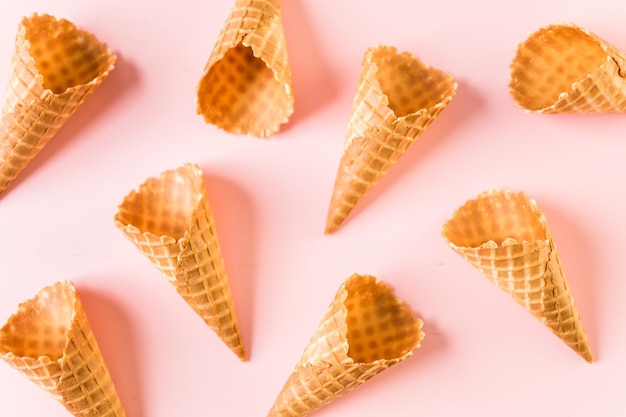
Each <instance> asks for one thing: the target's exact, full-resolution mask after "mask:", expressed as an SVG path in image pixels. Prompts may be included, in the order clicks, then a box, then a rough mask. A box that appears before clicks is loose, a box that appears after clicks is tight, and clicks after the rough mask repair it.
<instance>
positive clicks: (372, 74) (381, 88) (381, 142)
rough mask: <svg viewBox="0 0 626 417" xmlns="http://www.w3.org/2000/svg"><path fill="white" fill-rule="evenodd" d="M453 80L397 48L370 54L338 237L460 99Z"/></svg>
mask: <svg viewBox="0 0 626 417" xmlns="http://www.w3.org/2000/svg"><path fill="white" fill-rule="evenodd" d="M456 88H457V84H456V83H455V82H454V80H453V78H452V77H451V76H450V75H448V74H446V73H444V72H442V71H439V70H437V69H434V68H432V67H430V66H428V65H426V64H424V63H422V62H421V61H420V60H419V59H417V58H416V57H415V56H413V55H411V54H409V53H407V52H404V53H398V52H397V50H396V49H395V48H393V47H388V46H376V47H372V48H370V49H368V50H367V52H366V53H365V58H364V60H363V65H362V68H361V75H360V77H359V85H358V89H357V92H356V95H355V97H354V101H353V104H352V116H351V118H350V123H349V126H348V132H347V135H346V143H345V146H344V150H343V154H342V157H341V162H340V164H339V169H338V171H337V176H336V179H335V185H334V188H333V193H332V197H331V202H330V207H329V210H328V217H327V219H326V230H325V232H326V233H327V234H330V233H332V232H334V231H335V230H336V229H337V228H338V227H339V225H341V223H342V222H343V221H344V219H345V218H346V217H347V216H348V214H349V213H350V212H351V211H352V209H353V208H354V207H355V206H356V205H357V204H358V203H359V201H361V199H362V198H363V197H364V196H365V195H366V194H367V192H368V191H369V190H370V189H371V188H372V187H373V186H374V185H375V184H376V183H377V182H378V181H379V180H380V179H381V178H382V177H383V176H384V175H385V174H386V173H387V172H388V171H389V169H390V168H391V167H392V166H393V165H394V164H395V163H396V161H397V160H398V159H399V158H400V156H402V155H403V154H404V152H405V151H406V150H407V149H408V147H409V146H410V145H411V144H412V143H413V142H414V141H415V140H416V139H417V137H418V136H419V135H420V134H421V133H422V132H423V131H424V129H426V128H427V127H428V126H429V125H430V124H431V123H432V122H433V120H435V118H436V117H437V116H438V115H439V113H441V111H442V110H443V109H444V108H445V107H446V106H447V105H448V103H450V101H451V100H452V98H453V97H454V96H455V94H456Z"/></svg>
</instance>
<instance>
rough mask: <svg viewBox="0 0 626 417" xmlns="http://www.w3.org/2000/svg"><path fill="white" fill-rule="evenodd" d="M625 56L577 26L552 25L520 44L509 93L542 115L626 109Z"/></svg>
mask: <svg viewBox="0 0 626 417" xmlns="http://www.w3.org/2000/svg"><path fill="white" fill-rule="evenodd" d="M623 64H624V54H623V53H622V52H621V51H619V50H617V49H616V48H615V47H613V46H611V45H609V44H608V43H606V42H605V41H604V40H602V39H601V38H599V37H597V36H596V35H594V34H592V33H590V32H588V31H585V30H583V29H581V28H579V27H577V26H575V25H565V24H561V25H551V26H547V27H544V28H541V29H539V30H538V31H537V32H535V33H533V34H531V35H530V36H529V37H528V39H526V40H525V41H524V42H523V43H520V44H519V45H518V48H517V54H516V56H515V58H514V60H513V62H512V64H511V81H510V85H509V90H510V94H511V96H512V97H513V99H514V100H515V101H516V102H517V104H518V105H519V106H520V107H522V108H524V109H526V110H527V111H531V112H538V113H598V112H623V111H626V79H625V78H624V77H623V75H622V68H620V66H622V65H623Z"/></svg>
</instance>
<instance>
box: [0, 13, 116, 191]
mask: <svg viewBox="0 0 626 417" xmlns="http://www.w3.org/2000/svg"><path fill="white" fill-rule="evenodd" d="M115 59H116V57H115V55H113V54H112V53H111V51H110V50H109V49H108V48H107V47H106V46H105V45H104V44H103V43H102V42H100V41H98V40H97V39H96V38H95V37H94V36H93V35H92V34H90V33H88V32H85V31H82V30H79V29H77V28H76V26H74V24H72V23H71V22H69V21H67V20H65V19H60V20H57V19H56V18H54V17H52V16H49V15H38V14H34V15H32V16H30V17H25V18H24V19H23V20H22V22H21V23H20V25H19V30H18V33H17V37H16V39H15V51H14V54H13V58H12V63H13V66H12V69H11V72H10V74H9V83H8V87H7V90H6V93H5V100H4V105H3V108H2V122H0V192H2V191H4V190H5V189H6V188H7V187H8V186H9V184H10V183H11V182H12V181H13V179H15V177H16V176H17V175H18V174H19V173H20V172H21V171H22V170H23V169H24V168H25V167H26V166H27V165H28V163H29V162H30V161H31V160H32V159H33V158H34V157H35V156H36V155H37V154H38V153H39V152H40V151H41V149H43V147H44V146H45V145H46V144H47V143H48V142H49V141H50V139H52V137H54V135H56V134H57V132H58V131H59V129H60V128H61V127H62V126H63V125H64V124H65V122H66V121H67V120H68V119H69V117H70V116H71V115H72V114H74V112H75V111H76V110H77V109H78V108H79V107H80V106H81V104H83V102H84V101H85V100H86V99H87V97H89V96H90V95H91V93H92V92H93V91H94V90H95V89H96V88H98V86H100V84H102V82H103V81H104V79H105V78H106V77H107V76H108V74H109V72H110V71H112V70H113V66H114V63H115Z"/></svg>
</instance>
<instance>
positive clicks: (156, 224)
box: [114, 164, 246, 360]
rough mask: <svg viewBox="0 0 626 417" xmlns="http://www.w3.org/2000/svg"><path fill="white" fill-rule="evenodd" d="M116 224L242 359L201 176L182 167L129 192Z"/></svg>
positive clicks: (189, 166) (191, 168)
mask: <svg viewBox="0 0 626 417" xmlns="http://www.w3.org/2000/svg"><path fill="white" fill-rule="evenodd" d="M114 220H115V224H116V226H117V227H118V228H119V229H120V230H121V231H122V233H123V234H124V235H125V236H126V237H127V238H128V239H129V240H130V241H131V242H132V243H133V244H134V245H135V246H136V247H137V249H139V251H140V252H141V253H142V254H144V255H145V256H146V257H147V258H148V259H149V260H150V262H151V263H152V264H153V265H154V266H156V267H157V269H158V270H159V271H160V272H161V274H162V275H163V276H164V277H165V278H167V280H168V281H169V282H170V283H171V284H172V285H173V286H174V287H175V288H176V291H177V292H178V294H180V296H181V297H182V298H183V299H184V300H185V301H186V302H187V304H188V305H189V306H190V307H191V308H193V309H194V311H195V312H196V313H197V314H198V315H199V316H200V317H201V318H202V319H203V320H204V321H205V322H206V324H208V325H209V327H210V328H211V329H213V330H214V331H215V332H216V333H217V334H218V336H219V337H220V338H221V339H222V340H223V341H224V343H226V345H227V346H228V347H229V348H230V349H231V350H232V351H233V352H234V353H235V354H236V355H237V356H238V357H239V358H240V359H241V360H245V358H246V356H245V353H244V350H243V344H242V342H241V338H240V334H239V327H238V325H237V318H236V316H235V310H234V304H233V299H232V295H231V290H230V284H229V281H228V276H227V274H226V268H225V265H224V260H223V258H222V252H221V250H220V245H219V242H218V239H217V232H216V230H215V224H214V220H213V214H212V212H211V208H210V206H209V201H208V198H207V195H206V189H205V186H204V179H203V177H202V172H201V171H200V169H199V168H198V166H197V165H195V164H185V165H184V166H182V167H180V168H177V169H175V170H170V171H166V172H163V173H162V174H161V175H160V176H159V177H158V178H149V179H148V180H147V181H146V182H145V183H143V184H142V185H141V186H140V187H139V189H138V190H137V191H135V190H133V191H131V193H130V194H128V195H127V196H126V197H125V198H124V201H123V202H122V204H121V205H120V206H119V208H118V212H117V213H116V215H115V218H114Z"/></svg>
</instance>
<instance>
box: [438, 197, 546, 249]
mask: <svg viewBox="0 0 626 417" xmlns="http://www.w3.org/2000/svg"><path fill="white" fill-rule="evenodd" d="M443 236H444V238H445V239H446V240H448V241H449V242H450V243H452V244H454V245H455V246H457V247H466V248H475V247H479V246H481V245H483V244H485V243H487V242H490V241H492V242H495V243H496V244H497V245H502V243H503V242H504V241H505V240H507V239H515V240H516V241H517V242H523V241H527V242H535V241H537V240H545V239H546V238H547V228H546V224H545V221H544V218H543V215H542V214H541V212H540V211H539V210H538V209H537V207H536V205H535V204H534V203H533V202H532V201H531V200H529V199H528V198H527V197H526V196H525V195H524V194H523V193H519V194H515V193H512V192H507V191H504V192H502V191H493V192H490V193H484V194H481V195H479V196H478V197H477V198H476V199H474V200H470V201H468V202H467V203H465V204H464V205H463V206H462V207H461V208H459V209H458V210H457V211H456V212H455V213H454V216H453V217H452V219H450V220H449V221H448V222H447V223H446V224H445V225H444V227H443Z"/></svg>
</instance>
